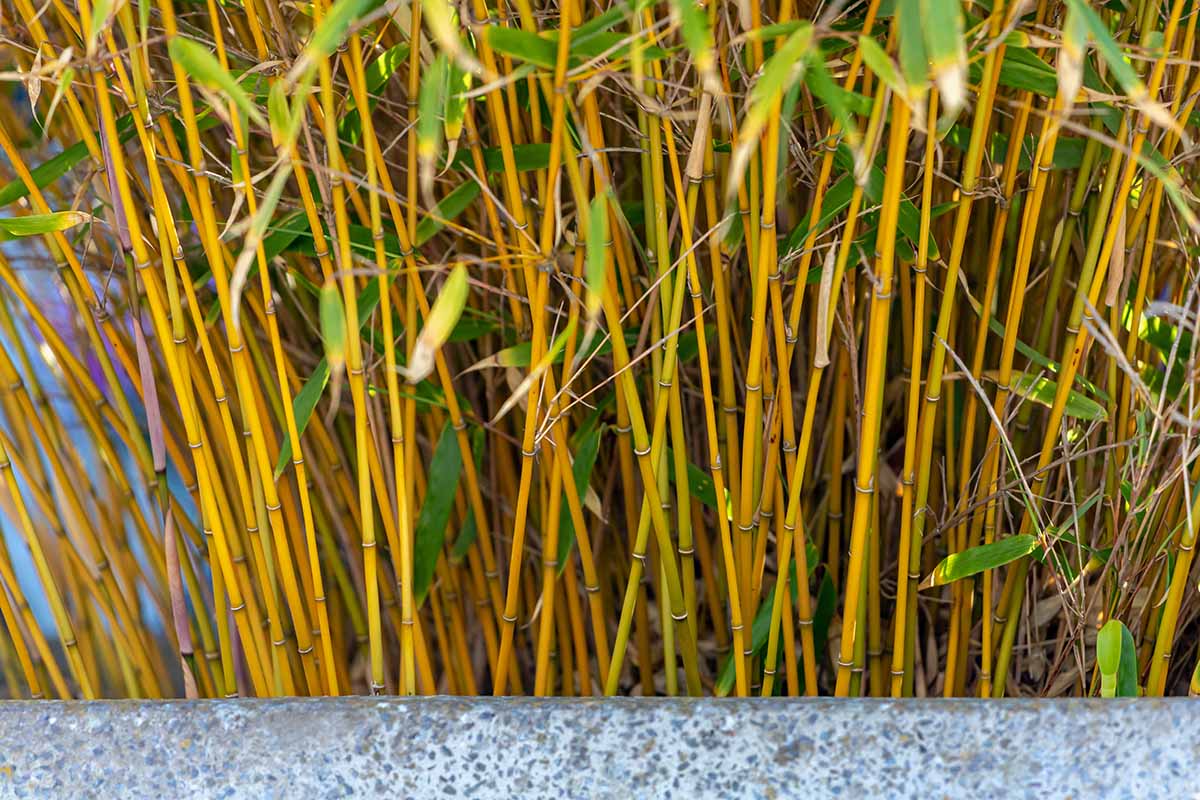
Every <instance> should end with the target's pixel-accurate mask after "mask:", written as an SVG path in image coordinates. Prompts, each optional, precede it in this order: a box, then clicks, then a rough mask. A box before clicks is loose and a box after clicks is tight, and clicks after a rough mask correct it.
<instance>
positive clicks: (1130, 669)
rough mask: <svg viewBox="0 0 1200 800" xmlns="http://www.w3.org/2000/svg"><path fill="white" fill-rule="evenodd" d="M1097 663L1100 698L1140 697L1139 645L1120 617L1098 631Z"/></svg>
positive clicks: (1105, 624) (1111, 620)
mask: <svg viewBox="0 0 1200 800" xmlns="http://www.w3.org/2000/svg"><path fill="white" fill-rule="evenodd" d="M1096 664H1097V666H1098V667H1099V668H1100V696H1101V697H1137V696H1138V686H1137V676H1138V667H1137V646H1136V645H1135V644H1134V641H1133V634H1131V633H1130V632H1129V629H1128V628H1126V627H1125V624H1124V623H1123V622H1121V621H1120V620H1118V619H1110V620H1109V621H1108V622H1106V623H1104V627H1102V628H1101V629H1100V632H1099V633H1097V634H1096Z"/></svg>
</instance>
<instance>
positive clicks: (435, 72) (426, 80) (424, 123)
mask: <svg viewBox="0 0 1200 800" xmlns="http://www.w3.org/2000/svg"><path fill="white" fill-rule="evenodd" d="M449 80H450V66H449V62H448V61H447V59H446V56H445V55H444V54H439V55H438V57H437V58H436V59H434V61H433V64H432V65H431V66H430V67H429V69H427V70H426V71H425V74H424V75H422V76H421V90H420V94H419V95H418V99H417V114H418V116H417V159H418V160H419V161H420V162H421V191H422V192H424V193H425V194H426V195H429V194H431V193H432V191H433V177H434V174H435V173H436V171H437V159H438V156H440V155H441V152H442V114H443V113H444V109H445V105H446V94H447V90H448V87H449Z"/></svg>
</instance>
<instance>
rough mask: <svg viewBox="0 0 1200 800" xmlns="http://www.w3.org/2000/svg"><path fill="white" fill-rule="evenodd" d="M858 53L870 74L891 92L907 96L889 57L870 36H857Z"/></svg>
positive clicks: (905, 87) (902, 80)
mask: <svg viewBox="0 0 1200 800" xmlns="http://www.w3.org/2000/svg"><path fill="white" fill-rule="evenodd" d="M858 52H859V53H860V54H861V55H862V59H863V63H864V64H866V65H867V67H868V68H869V69H870V70H871V72H874V73H875V75H876V76H877V77H878V78H879V80H881V81H883V82H884V83H885V84H887V87H888V88H889V89H891V90H892V92H894V93H895V94H898V95H900V96H901V97H906V96H907V95H908V87H907V86H905V83H904V79H903V78H902V77H900V73H899V72H897V71H896V65H895V64H894V63H893V62H892V59H891V57H890V56H889V55H888V54H887V53H886V52H885V51H884V49H883V48H882V47H880V46H879V42H877V41H875V40H874V39H872V38H871V37H870V36H859V37H858Z"/></svg>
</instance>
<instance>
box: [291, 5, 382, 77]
mask: <svg viewBox="0 0 1200 800" xmlns="http://www.w3.org/2000/svg"><path fill="white" fill-rule="evenodd" d="M373 5H376V3H375V2H374V0H337V2H336V3H334V4H333V5H332V6H331V7H330V8H329V9H328V10H327V11H326V12H325V14H324V16H322V17H321V21H320V22H319V23H318V24H317V27H316V29H315V30H314V31H313V34H312V37H310V38H309V40H308V45H307V46H305V48H304V51H303V52H302V53H301V54H300V58H298V59H296V63H295V65H294V66H293V67H292V77H293V80H297V79H301V76H304V75H306V74H311V73H312V71H313V70H315V69H316V66H317V64H319V63H320V61H321V59H323V58H326V57H328V56H329V55H330V54H331V53H333V51H334V50H337V49H338V47H340V46H341V44H342V42H344V41H346V36H347V34H348V33H349V31H350V26H351V25H352V24H353V23H354V21H355V20H356V19H358V18H359V17H361V16H362V15H363V14H365V13H367V11H368V10H369V9H370V8H371V7H372V6H373Z"/></svg>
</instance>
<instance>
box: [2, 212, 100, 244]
mask: <svg viewBox="0 0 1200 800" xmlns="http://www.w3.org/2000/svg"><path fill="white" fill-rule="evenodd" d="M91 221H92V215H91V214H87V213H85V212H83V211H53V212H51V213H49V214H29V215H27V216H24V217H0V240H3V239H19V238H21V237H23V236H38V235H41V234H45V233H57V232H59V231H65V230H68V229H70V228H74V227H75V226H76V225H83V224H85V223H88V222H91Z"/></svg>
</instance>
